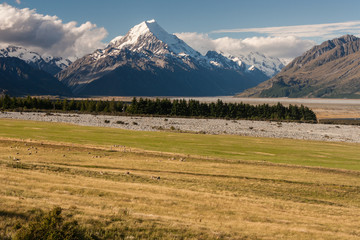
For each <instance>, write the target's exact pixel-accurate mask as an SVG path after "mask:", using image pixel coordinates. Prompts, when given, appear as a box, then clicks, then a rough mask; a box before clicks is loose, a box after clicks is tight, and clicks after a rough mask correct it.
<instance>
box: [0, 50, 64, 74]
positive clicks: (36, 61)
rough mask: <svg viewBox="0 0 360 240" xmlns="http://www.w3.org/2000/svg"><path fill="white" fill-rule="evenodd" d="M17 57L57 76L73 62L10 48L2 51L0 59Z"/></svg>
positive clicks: (0, 51)
mask: <svg viewBox="0 0 360 240" xmlns="http://www.w3.org/2000/svg"><path fill="white" fill-rule="evenodd" d="M6 57H15V58H18V59H21V60H23V61H25V62H26V63H28V64H29V65H30V66H32V67H34V68H36V69H39V70H43V71H45V72H48V73H50V74H51V75H55V74H57V73H58V72H60V71H62V70H64V69H66V68H67V67H68V66H69V65H70V64H71V61H70V60H69V59H63V58H61V57H52V56H47V57H42V56H41V55H40V54H38V53H36V52H32V51H30V50H28V49H26V48H23V47H16V46H9V47H7V48H3V49H0V58H6Z"/></svg>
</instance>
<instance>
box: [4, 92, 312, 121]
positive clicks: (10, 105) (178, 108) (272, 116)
mask: <svg viewBox="0 0 360 240" xmlns="http://www.w3.org/2000/svg"><path fill="white" fill-rule="evenodd" d="M0 108H1V109H2V110H18V111H22V110H54V111H65V112H69V111H77V112H83V113H112V114H118V113H119V114H129V115H154V116H177V117H206V118H229V119H251V120H290V121H316V115H315V113H314V112H313V111H312V110H311V109H309V108H308V107H305V106H303V105H301V106H296V105H289V106H288V107H285V106H283V105H282V104H281V103H278V104H276V105H272V106H270V105H269V104H261V105H250V104H246V103H224V102H222V101H221V100H220V99H219V100H218V101H217V102H211V103H203V102H200V101H197V100H185V99H175V100H170V99H166V98H165V99H144V98H139V99H137V98H133V100H132V101H131V102H122V101H115V100H112V101H103V100H89V99H87V100H74V99H71V100H69V99H63V100H51V99H49V98H36V97H30V96H28V97H26V98H16V97H10V96H8V95H5V96H2V97H1V98H0Z"/></svg>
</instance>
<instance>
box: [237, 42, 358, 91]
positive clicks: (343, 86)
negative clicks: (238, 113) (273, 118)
mask: <svg viewBox="0 0 360 240" xmlns="http://www.w3.org/2000/svg"><path fill="white" fill-rule="evenodd" d="M238 96H239V97H306V98H319V97H320V98H360V38H357V37H355V36H352V35H345V36H342V37H340V38H335V39H332V40H328V41H325V42H323V43H322V44H320V45H317V46H315V47H313V48H311V49H310V50H308V51H307V52H305V53H304V54H303V55H301V56H299V57H297V58H295V59H294V60H293V61H292V62H290V63H289V64H288V65H287V66H286V67H285V68H283V69H282V70H281V72H280V73H279V74H277V75H276V76H274V77H273V78H271V79H270V80H268V81H265V82H263V83H261V84H260V85H258V86H257V87H255V88H251V89H248V90H245V91H244V92H243V93H241V94H239V95H238Z"/></svg>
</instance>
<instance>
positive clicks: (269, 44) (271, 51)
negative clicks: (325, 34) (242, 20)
mask: <svg viewBox="0 0 360 240" xmlns="http://www.w3.org/2000/svg"><path fill="white" fill-rule="evenodd" d="M176 36H178V37H179V38H181V39H182V40H184V41H185V42H186V43H187V44H188V45H190V46H191V47H192V48H194V49H196V50H197V51H199V52H201V53H202V54H206V52H207V51H209V50H215V51H222V52H225V53H230V54H232V55H235V56H236V55H243V54H246V53H249V52H260V53H264V54H266V55H268V56H272V57H278V58H287V59H289V58H294V57H297V56H299V55H301V54H303V53H304V52H305V51H307V50H309V49H310V48H311V47H313V46H314V45H315V44H316V43H315V42H314V41H312V40H304V39H300V38H298V37H294V36H279V37H275V36H268V37H251V38H245V39H235V38H229V37H222V38H217V39H212V38H210V37H209V35H208V34H201V33H176Z"/></svg>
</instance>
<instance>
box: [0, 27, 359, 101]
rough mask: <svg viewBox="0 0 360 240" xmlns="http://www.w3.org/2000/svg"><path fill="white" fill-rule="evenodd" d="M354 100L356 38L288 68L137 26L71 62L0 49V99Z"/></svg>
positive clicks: (323, 47) (330, 44)
mask: <svg viewBox="0 0 360 240" xmlns="http://www.w3.org/2000/svg"><path fill="white" fill-rule="evenodd" d="M239 92H242V93H240V94H238V95H237V96H239V97H326V98H360V39H359V38H357V37H355V36H352V35H345V36H342V37H340V38H335V39H332V40H328V41H325V42H323V43H322V44H320V45H317V46H315V47H313V48H311V49H310V50H308V51H307V52H305V53H304V54H303V55H301V56H299V57H297V58H295V59H294V60H293V61H291V62H290V63H289V64H288V65H286V66H284V64H283V62H282V61H280V60H279V59H277V58H272V57H268V56H265V55H263V54H261V53H249V54H244V55H241V56H240V55H238V56H234V55H231V53H224V52H216V51H208V52H207V53H206V54H205V55H202V54H200V53H199V52H198V51H196V50H194V49H192V48H191V47H190V46H189V45H187V44H186V43H185V42H184V41H182V40H181V39H179V38H177V37H176V36H175V35H173V34H169V33H167V32H166V31H165V30H164V29H163V28H162V27H161V26H159V24H158V23H157V22H156V21H155V20H150V21H144V22H142V23H140V24H138V25H136V26H134V27H133V28H131V29H130V30H129V32H128V33H127V34H126V35H124V36H119V37H116V38H114V39H113V40H112V41H111V42H110V43H109V44H108V45H107V46H106V47H105V48H104V49H98V50H96V51H94V52H93V53H91V54H88V55H86V56H84V57H82V58H79V59H77V60H76V61H74V62H71V61H70V60H68V59H63V58H59V57H52V56H41V55H40V54H38V53H36V52H33V51H30V50H27V49H25V48H23V47H18V46H9V47H7V48H4V49H0V94H1V93H9V94H11V95H28V94H29V95H64V96H83V97H91V96H220V95H235V94H237V93H239Z"/></svg>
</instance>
